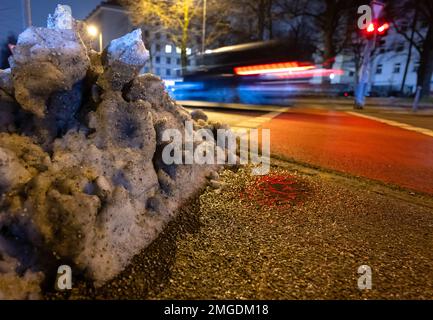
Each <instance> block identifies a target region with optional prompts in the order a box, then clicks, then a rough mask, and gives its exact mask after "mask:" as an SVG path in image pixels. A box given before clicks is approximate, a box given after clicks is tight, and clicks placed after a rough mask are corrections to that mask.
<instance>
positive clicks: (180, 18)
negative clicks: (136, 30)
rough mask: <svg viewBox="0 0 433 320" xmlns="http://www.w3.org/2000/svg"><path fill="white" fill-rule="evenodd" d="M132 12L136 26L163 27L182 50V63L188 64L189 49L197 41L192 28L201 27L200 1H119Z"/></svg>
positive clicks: (132, 18) (183, 65) (183, 64)
mask: <svg viewBox="0 0 433 320" xmlns="http://www.w3.org/2000/svg"><path fill="white" fill-rule="evenodd" d="M118 2H119V3H120V4H121V5H123V6H125V7H126V8H128V9H129V11H130V16H131V20H132V22H133V23H134V24H136V25H142V24H144V25H150V26H158V25H161V26H162V27H163V28H164V29H165V30H167V31H169V33H168V36H169V37H170V40H171V41H173V43H174V44H175V45H176V46H178V47H179V48H180V50H181V63H182V67H183V68H185V67H186V66H187V64H188V56H187V48H188V46H190V45H191V43H192V41H193V40H194V39H195V37H194V35H193V33H194V30H193V28H192V26H193V25H194V24H196V25H199V23H198V22H197V21H195V20H197V19H198V18H199V17H200V13H201V10H202V7H201V6H200V3H201V1H199V0H119V1H118Z"/></svg>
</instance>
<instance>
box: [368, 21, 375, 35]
mask: <svg viewBox="0 0 433 320" xmlns="http://www.w3.org/2000/svg"><path fill="white" fill-rule="evenodd" d="M375 30H376V25H375V24H374V23H373V22H372V23H370V24H369V25H368V27H367V33H373V32H374V31H375Z"/></svg>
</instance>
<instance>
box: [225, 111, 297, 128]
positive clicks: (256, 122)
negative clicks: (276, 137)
mask: <svg viewBox="0 0 433 320" xmlns="http://www.w3.org/2000/svg"><path fill="white" fill-rule="evenodd" d="M289 109H290V107H282V108H278V109H277V110H276V111H272V112H269V113H266V114H264V115H261V116H259V117H254V118H251V119H248V120H244V121H241V122H239V123H236V124H235V125H234V126H232V127H231V128H232V130H233V131H236V130H238V129H255V128H258V127H260V126H261V125H262V124H264V123H265V122H268V121H270V120H272V119H273V118H275V117H277V116H279V115H280V114H282V113H284V112H287V111H288V110H289Z"/></svg>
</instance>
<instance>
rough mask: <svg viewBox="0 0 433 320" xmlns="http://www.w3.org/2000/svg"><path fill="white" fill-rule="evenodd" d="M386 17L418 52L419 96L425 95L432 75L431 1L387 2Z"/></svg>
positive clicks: (428, 91)
mask: <svg viewBox="0 0 433 320" xmlns="http://www.w3.org/2000/svg"><path fill="white" fill-rule="evenodd" d="M388 18H389V19H391V21H392V22H393V26H394V28H395V30H396V31H397V32H398V33H399V34H401V35H402V36H403V37H404V38H405V39H406V40H407V41H408V42H409V44H410V46H411V47H413V48H415V49H416V50H417V51H418V53H419V56H420V61H419V68H418V74H417V83H418V86H420V87H421V97H426V96H428V95H429V93H430V86H431V79H432V76H433V2H432V1H431V0H405V1H400V2H398V3H397V2H395V3H394V2H392V3H390V4H389V8H388ZM408 26H410V27H409V28H408Z"/></svg>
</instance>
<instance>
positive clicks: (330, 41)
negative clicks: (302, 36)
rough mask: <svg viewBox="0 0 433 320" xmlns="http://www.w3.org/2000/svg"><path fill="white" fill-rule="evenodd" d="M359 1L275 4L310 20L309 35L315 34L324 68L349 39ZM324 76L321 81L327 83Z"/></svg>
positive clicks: (285, 1)
mask: <svg viewBox="0 0 433 320" xmlns="http://www.w3.org/2000/svg"><path fill="white" fill-rule="evenodd" d="M362 2H363V1H359V0H295V1H291V0H278V4H279V7H280V8H281V9H282V11H283V12H285V13H286V14H287V15H288V16H289V17H291V18H292V19H294V18H295V17H304V18H306V19H307V20H304V21H303V23H308V21H311V23H312V25H311V26H309V30H310V33H311V34H317V38H316V42H317V43H318V45H317V51H318V53H319V55H320V57H321V60H322V64H323V66H324V67H325V68H331V67H332V65H333V63H334V59H335V56H337V55H338V54H339V53H340V52H342V50H343V49H345V48H346V47H347V44H348V43H351V41H352V30H353V25H355V24H356V17H355V16H356V13H357V10H356V9H357V6H358V5H360V3H362ZM329 81H330V80H329V79H325V83H326V82H329Z"/></svg>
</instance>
